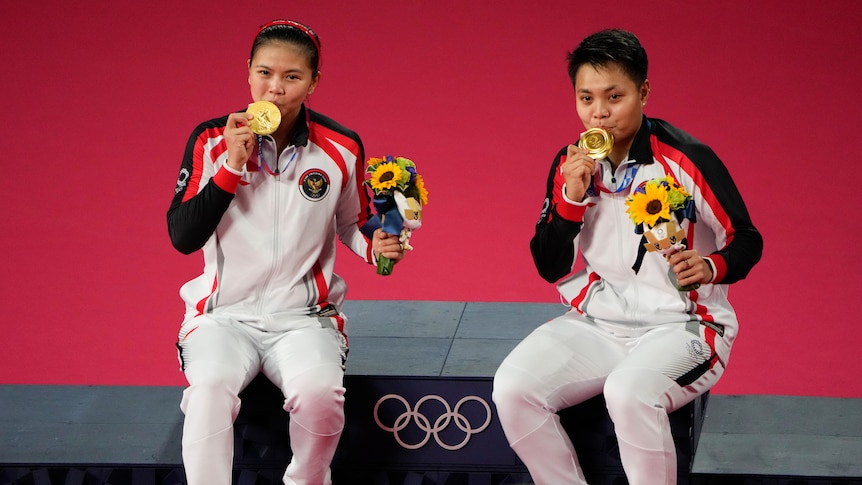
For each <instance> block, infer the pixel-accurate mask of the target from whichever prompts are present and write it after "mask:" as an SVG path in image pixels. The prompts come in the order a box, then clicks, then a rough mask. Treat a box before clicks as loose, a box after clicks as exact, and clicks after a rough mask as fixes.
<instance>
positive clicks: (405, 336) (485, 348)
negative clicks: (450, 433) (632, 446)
mask: <svg viewBox="0 0 862 485" xmlns="http://www.w3.org/2000/svg"><path fill="white" fill-rule="evenodd" d="M345 310H346V312H347V314H348V315H349V316H350V318H351V320H350V325H351V326H350V335H351V338H350V342H351V352H350V362H349V363H348V374H349V375H352V376H417V377H422V376H430V377H435V378H438V377H451V378H453V379H460V378H470V377H478V378H486V379H487V378H488V377H490V376H492V375H493V372H494V370H495V369H496V367H497V365H498V364H499V362H500V361H501V360H502V358H503V357H504V356H505V355H506V354H507V353H508V351H509V350H511V349H512V348H513V347H514V346H515V344H516V343H517V342H518V341H519V340H520V339H521V338H523V337H524V336H525V335H526V334H527V333H528V332H529V331H530V330H531V329H532V328H534V327H535V326H536V325H538V324H540V323H541V322H543V321H545V320H547V319H550V318H553V317H554V316H557V315H559V314H561V313H562V312H563V311H565V309H564V308H563V307H562V306H561V305H546V304H525V303H462V302H415V301H410V302H398V301H380V302H376V301H354V302H349V303H348V305H347V306H346V308H345ZM181 393H182V389H181V388H178V387H113V386H109V387H103V386H41V385H33V386H20V385H5V386H3V385H0V485H4V484H7V483H8V484H15V485H18V484H22V485H23V484H27V485H29V484H34V485H41V484H53V483H76V484H77V483H80V484H82V485H83V484H88V483H121V482H122V483H135V484H137V483H142V484H143V483H180V481H179V480H181V473H180V474H179V475H178V473H179V472H177V471H176V469H177V468H179V467H181V455H180V443H179V439H180V434H181V433H180V431H181V423H182V414H181V412H180V410H179V407H178V405H179V402H180V396H181ZM121 465H123V466H131V465H134V466H136V467H138V469H139V470H138V472H136V473H138V475H137V477H138V478H129V479H124V480H117V479H112V480H113V481H110V480H108V479H106V478H98V477H97V478H93V477H92V476H90V475H92V473H95V472H86V473H85V472H83V471H78V472H76V473H77V474H78V475H76V476H75V477H73V478H70V477H71V476H72V475H73V474H72V473H69V472H67V473H66V474H65V475H64V477H63V478H59V479H58V478H52V477H51V476H50V475H51V473H53V472H51V470H52V468H51V467H52V466H53V467H60V466H77V467H84V468H87V467H90V469H95V468H93V467H96V468H98V467H102V468H104V469H108V468H110V467H111V466H121ZM35 467H39V470H38V473H41V475H38V473H37V472H36V471H35V470H36V468H35ZM141 470H144V471H141ZM141 473H143V474H144V475H143V476H144V478H141V476H142V475H140V474H141ZM37 475H38V476H37ZM39 476H41V478H39ZM167 476H171V477H173V478H171V479H170V480H169V479H168V478H165V477H167ZM88 477H89V478H88ZM177 477H180V478H177ZM438 478H439V477H438ZM691 479H692V482H691V483H693V484H696V483H700V484H710V485H712V484H734V483H739V484H752V485H754V484H760V485H771V484H774V485H784V484H787V485H798V484H800V485H801V484H812V485H814V484H817V485H821V484H822V485H826V484H837V483H842V484H845V483H855V484H862V400H853V399H834V398H818V397H798V396H768V395H757V396H727V395H712V396H711V397H710V399H709V403H708V407H707V410H706V418H705V422H704V425H703V430H702V433H701V436H700V440H699V444H698V446H697V453H696V455H695V460H694V467H693V471H692V475H691ZM100 480H101V481H100ZM171 480H175V481H171ZM389 480H390V481H377V482H375V483H394V481H391V480H392V479H389ZM399 480H400V478H399ZM417 480H418V481H417ZM506 480H510V479H505V478H504V479H499V480H496V479H493V480H492V479H482V480H479V481H473V482H470V483H501V484H502V483H515V482H512V481H506ZM467 481H469V480H467ZM467 481H465V482H464V483H467ZM237 482H238V483H240V482H242V480H240V479H238V481H237ZM407 482H410V479H409V477H408V478H404V482H403V483H407ZM414 482H415V483H422V484H425V483H440V484H444V483H445V484H450V483H451V484H454V483H461V482H459V481H457V480H455V479H454V478H452V477H451V476H450V477H448V478H443V479H438V480H436V481H435V480H434V479H430V478H428V476H426V477H424V478H421V477H420V478H419V479H416V478H415V477H414V480H413V482H411V483H414ZM248 483H261V482H260V481H257V482H254V481H253V480H252V481H249V482H248ZM614 483H616V482H614Z"/></svg>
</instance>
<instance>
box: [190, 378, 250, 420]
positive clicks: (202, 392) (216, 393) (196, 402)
mask: <svg viewBox="0 0 862 485" xmlns="http://www.w3.org/2000/svg"><path fill="white" fill-rule="evenodd" d="M234 374H235V372H234V371H233V370H232V369H230V368H229V367H228V366H224V365H219V364H210V365H194V366H190V367H189V368H188V369H187V370H186V378H187V379H188V381H189V386H188V387H187V388H186V389H185V390H184V391H183V398H182V401H181V403H180V409H182V411H183V412H184V413H186V414H188V411H189V410H192V411H193V412H202V411H200V409H204V408H205V409H207V410H208V411H206V414H210V415H214V414H220V413H224V414H227V415H229V416H230V417H231V422H233V420H234V419H236V417H237V414H239V407H240V400H239V391H240V387H241V386H242V378H241V377H239V376H236V375H234Z"/></svg>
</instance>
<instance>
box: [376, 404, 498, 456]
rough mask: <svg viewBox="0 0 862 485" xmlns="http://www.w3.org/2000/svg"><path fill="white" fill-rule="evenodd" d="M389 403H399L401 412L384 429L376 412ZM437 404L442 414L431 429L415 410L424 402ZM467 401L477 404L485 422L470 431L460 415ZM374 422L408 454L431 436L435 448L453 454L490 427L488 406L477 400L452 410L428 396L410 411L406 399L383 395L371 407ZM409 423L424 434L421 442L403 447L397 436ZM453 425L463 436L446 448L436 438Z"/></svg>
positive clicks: (457, 405)
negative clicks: (414, 423) (483, 410)
mask: <svg viewBox="0 0 862 485" xmlns="http://www.w3.org/2000/svg"><path fill="white" fill-rule="evenodd" d="M390 399H395V400H396V401H399V402H401V404H403V405H404V408H405V411H404V412H403V413H402V414H401V415H399V416H398V417H397V418H395V423H394V424H393V425H392V426H386V425H384V424H383V423H382V422H381V421H380V414H379V413H378V411H379V410H380V405H381V404H383V403H384V402H385V401H388V400H390ZM432 400H433V401H437V402H439V403H441V404H442V405H443V408H444V409H445V410H446V412H444V413H443V414H441V415H440V417H438V418H437V419H436V420H435V421H434V425H433V426H432V425H431V421H430V420H429V419H428V418H427V417H426V416H425V415H424V414H422V413H421V412H420V410H419V408H420V407H422V405H423V404H425V403H426V402H428V401H432ZM470 401H476V402H478V403H479V404H481V405H482V406H483V407H484V408H485V422H484V423H482V425H481V426H479V427H478V428H473V427H472V425H471V424H470V421H469V420H468V419H467V417H466V416H464V415H463V414H461V406H463V405H464V404H465V403H467V402H470ZM374 421H375V422H376V423H377V426H380V429H382V430H384V431H388V432H390V433H392V434H393V435H394V436H395V441H397V442H398V444H399V445H401V446H402V447H404V448H406V449H408V450H416V449H419V448H422V447H423V446H425V444H426V443H428V440H430V439H431V436H434V440H435V441H437V444H438V445H440V447H441V448H443V449H446V450H449V451H454V450H459V449H461V448H463V447H465V446H466V445H467V442H469V441H470V437H471V436H473V435H474V434H477V433H481V432H482V431H484V430H485V428H487V427H488V425H489V424H491V406H489V405H488V402H487V401H485V400H484V399H482V398H481V397H479V396H465V397H463V398H461V400H460V401H458V403H457V404H455V408H454V409H452V408H451V407H450V406H449V403H448V402H447V401H446V400H445V399H443V398H442V397H440V396H436V395H428V396H425V397H423V398H422V399H420V400H419V401H417V402H416V407H415V408H413V409H411V408H410V403H408V402H407V399H404V398H403V397H402V396H399V395H398V394H387V395H385V396H383V397H381V398H380V399H379V400H378V401H377V404H375V405H374ZM411 421H415V422H416V426H418V427H419V429H420V430H422V431H424V432H425V438H423V439H422V440H421V441H419V442H418V443H415V444H409V443H405V442H404V440H403V439H402V438H401V436H400V434H399V433H400V432H401V431H403V430H404V429H405V428H406V427H407V426H408V425H409V424H410V422H411ZM452 422H454V423H455V426H457V427H458V429H460V430H461V431H463V432H464V433H465V436H464V439H463V440H462V441H461V442H460V443H457V444H454V445H450V444H448V443H445V442H444V441H443V440H442V439H441V438H440V432H441V431H443V430H445V429H446V428H447V427H448V426H449V424H450V423H452Z"/></svg>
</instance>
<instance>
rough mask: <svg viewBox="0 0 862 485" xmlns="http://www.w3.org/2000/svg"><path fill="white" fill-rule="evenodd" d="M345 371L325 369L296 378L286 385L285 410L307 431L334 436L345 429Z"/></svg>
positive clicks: (318, 369)
mask: <svg viewBox="0 0 862 485" xmlns="http://www.w3.org/2000/svg"><path fill="white" fill-rule="evenodd" d="M343 375H344V373H343V371H342V370H341V368H340V367H339V366H336V365H323V366H319V367H316V368H314V369H310V370H309V371H307V372H305V373H303V374H300V375H299V376H296V377H294V378H293V379H292V380H291V381H290V382H289V383H287V385H286V388H287V389H286V390H285V391H284V392H285V399H284V410H285V411H287V412H288V413H290V415H291V420H293V421H294V422H295V423H297V424H299V425H300V426H302V427H303V428H305V429H307V430H308V431H310V432H312V433H315V434H319V435H332V434H335V433H339V432H341V430H342V429H343V428H344V392H345V388H344V386H343V384H342V380H343Z"/></svg>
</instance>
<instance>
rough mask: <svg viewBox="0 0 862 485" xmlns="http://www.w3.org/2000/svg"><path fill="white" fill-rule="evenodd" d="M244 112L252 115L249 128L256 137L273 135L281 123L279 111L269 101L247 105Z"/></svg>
mask: <svg viewBox="0 0 862 485" xmlns="http://www.w3.org/2000/svg"><path fill="white" fill-rule="evenodd" d="M245 112H246V113H251V114H253V115H254V118H253V119H252V120H251V124H250V125H249V128H251V131H253V132H254V133H257V134H258V135H271V134H272V133H275V130H277V129H278V124H279V123H281V111H279V110H278V106H276V105H274V104H272V103H270V102H269V101H255V102H254V103H251V104H250V105H248V109H246V110H245Z"/></svg>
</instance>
